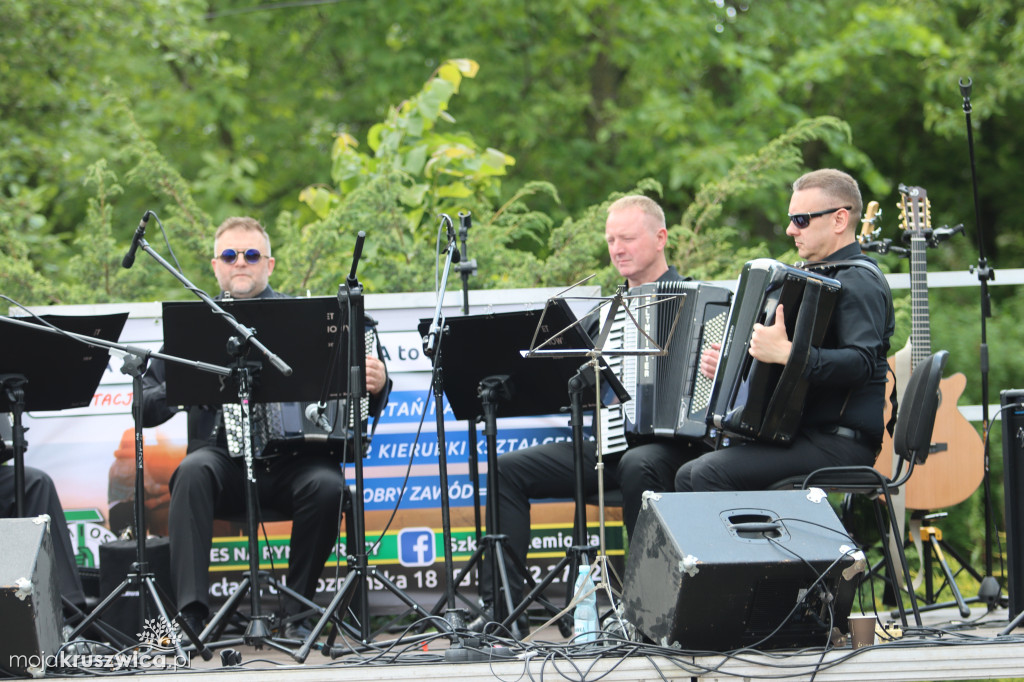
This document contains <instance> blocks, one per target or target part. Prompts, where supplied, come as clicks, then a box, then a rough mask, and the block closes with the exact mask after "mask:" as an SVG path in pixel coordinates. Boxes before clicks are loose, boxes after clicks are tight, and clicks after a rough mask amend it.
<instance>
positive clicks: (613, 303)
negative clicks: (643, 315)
mask: <svg viewBox="0 0 1024 682" xmlns="http://www.w3.org/2000/svg"><path fill="white" fill-rule="evenodd" d="M685 296H686V294H685V293H678V294H666V295H661V296H658V297H656V298H657V299H658V300H655V301H653V302H651V303H647V304H642V305H641V306H640V307H648V306H658V305H661V304H662V303H666V302H668V300H669V299H673V298H683V297H685ZM627 298H629V296H627V295H626V289H625V286H623V285H620V286H619V288H618V289H617V290H616V292H615V294H614V295H613V296H611V297H610V298H607V299H605V298H602V299H599V300H600V301H601V303H600V304H599V305H598V306H597V307H596V308H595V310H593V311H591V313H590V315H595V314H599V311H600V310H601V308H603V307H604V305H605V304H609V310H608V313H607V315H606V317H605V322H604V325H603V326H602V327H601V329H600V332H599V333H598V336H597V338H596V339H593V340H591V338H590V337H589V336H586V335H584V337H585V343H584V345H582V346H576V347H573V346H572V345H571V344H569V343H566V338H567V337H568V338H573V336H574V331H573V330H575V329H578V328H579V326H580V323H579V322H577V321H576V320H575V319H574V318H573V317H571V311H569V316H570V320H571V322H570V323H569V324H568V325H566V326H565V327H563V328H562V329H560V330H558V331H554V332H553V333H551V332H550V331H549V332H548V336H549V338H548V339H547V340H544V339H543V337H544V334H543V333H542V332H544V326H545V322H549V321H550V323H551V324H552V325H554V320H557V319H558V317H559V312H558V311H563V313H562V314H563V315H564V311H568V310H569V309H568V304H567V303H566V302H565V300H564V299H563V298H561V297H556V298H552V299H549V300H548V302H547V305H546V306H545V308H544V314H543V315H542V316H541V318H540V320H539V321H538V323H537V330H536V332H535V334H534V339H533V341H532V342H531V344H530V348H529V350H528V351H522V354H523V357H524V358H538V359H539V358H545V357H564V358H577V359H579V358H581V357H587V358H590V359H589V361H588V362H587V363H586V364H585V365H584V366H583V367H581V368H580V371H579V372H578V373H577V374H576V375H575V376H574V377H573V378H572V379H570V380H569V397H570V400H571V402H572V405H571V409H572V413H573V418H572V425H573V445H574V456H575V468H576V488H577V490H576V495H577V500H576V505H577V509H576V516H577V526H578V527H579V528H582V529H583V531H580V532H579V536H580V537H579V538H578V539H577V538H574V540H576V541H577V542H578V546H577V547H573V548H570V551H569V552H567V553H566V556H565V557H564V558H563V559H561V560H560V561H559V563H558V564H557V565H556V566H555V567H554V568H553V569H552V570H551V571H550V572H549V573H548V575H547V577H545V578H544V580H542V581H541V582H540V583H539V584H538V585H537V587H535V588H534V589H533V591H531V592H530V594H528V595H527V596H526V598H525V599H524V600H523V602H522V603H521V604H520V605H519V607H517V608H516V610H515V611H514V612H513V613H512V615H510V616H509V617H508V619H506V623H504V624H503V625H507V622H508V621H513V620H514V619H515V618H517V617H518V616H519V614H520V613H522V612H523V611H524V610H525V608H526V606H527V605H528V604H529V603H530V602H531V601H532V600H533V599H534V598H535V597H536V595H537V594H539V592H540V591H541V590H543V589H544V587H546V586H547V584H548V583H550V582H551V581H552V580H553V579H554V577H555V576H556V575H557V574H558V572H560V571H561V570H563V568H564V567H565V566H566V562H569V561H570V557H572V556H576V557H578V558H577V561H576V562H574V565H570V566H569V569H570V574H569V580H568V581H567V583H568V584H569V585H570V586H572V585H575V582H576V575H577V570H578V567H579V559H580V558H582V557H583V556H588V557H589V553H590V552H591V551H592V548H591V547H590V546H589V545H584V544H583V543H584V542H585V538H584V534H585V529H586V514H585V510H584V509H583V493H582V489H583V472H582V465H583V452H582V442H580V441H581V440H582V433H583V429H582V421H583V417H582V413H583V397H582V396H583V393H584V392H585V391H587V390H590V389H593V391H594V395H595V401H594V403H597V402H598V401H599V400H603V399H604V397H605V396H606V395H607V391H606V390H605V389H603V388H602V386H601V379H602V377H604V378H605V379H606V381H607V379H608V377H609V376H610V377H612V378H614V381H615V383H618V384H619V386H618V387H617V388H616V389H615V393H616V394H617V395H621V394H623V393H626V389H625V388H624V387H622V386H621V383H619V382H618V379H617V378H615V375H614V374H613V373H612V372H610V371H606V369H607V365H606V364H605V362H604V358H603V356H605V355H608V356H611V355H621V356H637V357H639V356H657V355H666V354H667V353H668V348H669V344H670V343H671V342H672V338H673V336H674V334H675V330H676V327H677V325H678V324H679V319H680V313H681V312H682V309H683V306H682V305H679V306H678V307H677V309H676V314H675V317H674V318H673V320H672V324H671V326H670V328H669V332H668V334H667V335H666V337H665V343H664V346H661V345H659V344H658V342H657V341H655V340H654V339H653V338H651V336H650V335H649V334H647V332H646V331H644V329H643V327H642V325H641V324H640V323H639V322H638V321H637V319H636V317H635V316H634V314H633V311H632V310H631V309H630V308H629V306H628V305H627V302H626V299H627ZM620 308H622V309H623V312H625V314H626V316H627V317H628V318H629V319H630V320H631V321H632V324H633V325H634V326H635V327H636V330H637V332H638V334H639V339H642V340H639V343H640V344H641V346H642V347H640V346H638V347H637V348H620V349H606V348H605V345H606V343H607V341H608V337H609V334H610V332H611V328H612V326H613V324H614V322H615V317H616V313H617V312H618V310H619V309H620ZM556 329H557V327H556ZM588 367H589V368H591V369H592V371H591V372H589V373H588V372H586V371H585V370H586V369H587V368H588ZM588 375H589V376H588ZM613 385H614V384H613ZM620 389H621V392H620ZM594 431H595V433H594V438H595V441H596V456H597V464H596V467H595V468H596V470H597V498H598V542H599V545H598V552H597V564H599V565H600V568H601V582H600V583H598V585H597V586H595V587H594V588H592V589H600V588H602V587H604V589H605V592H606V593H607V595H608V599H609V601H610V602H611V604H612V606H613V607H614V606H615V595H614V593H613V590H612V587H611V583H610V581H609V580H608V570H609V564H608V561H607V559H608V557H607V553H606V548H605V525H604V459H603V456H602V454H603V453H602V445H601V433H600V420H599V419H596V418H595V420H594ZM569 589H570V591H571V590H572V589H573V588H572V587H570V588H569ZM583 596H585V595H582V594H576V595H574V596H573V597H572V598H571V599H570V600H569V604H568V605H567V606H566V610H568V609H569V608H571V607H572V605H573V604H575V603H576V602H577V601H578V600H579V599H580V598H582V597H583Z"/></svg>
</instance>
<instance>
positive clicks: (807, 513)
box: [622, 489, 865, 651]
mask: <svg viewBox="0 0 1024 682" xmlns="http://www.w3.org/2000/svg"><path fill="white" fill-rule="evenodd" d="M864 569H865V561H864V558H863V554H862V553H861V552H860V550H859V549H857V547H856V545H855V544H854V543H853V541H852V540H851V539H850V537H849V535H848V534H847V532H846V531H845V530H844V529H843V526H842V525H841V524H840V523H839V519H838V517H837V516H836V514H835V512H834V511H833V510H832V507H831V505H829V502H828V499H827V498H826V497H825V495H824V493H822V492H821V491H820V490H815V489H812V490H779V491H756V492H717V493H665V494H661V495H651V494H649V495H648V496H647V497H646V499H645V500H644V505H643V508H642V509H641V511H640V516H639V518H638V519H637V523H636V528H635V529H634V531H633V537H631V538H630V541H629V558H628V560H627V562H626V577H625V585H624V588H623V595H622V602H623V607H624V615H625V618H626V620H627V621H629V622H630V623H632V624H634V625H636V626H637V628H638V629H639V630H640V632H642V633H643V634H644V635H645V636H646V637H648V638H649V639H650V640H651V641H653V642H654V643H656V644H659V645H661V646H671V647H678V648H682V649H687V650H699V651H729V650H732V649H738V648H741V647H754V648H758V649H762V648H784V647H806V646H825V645H826V644H828V642H829V639H830V637H831V635H832V628H833V627H835V628H838V629H839V630H840V631H841V632H846V630H847V625H846V621H847V618H848V617H849V615H850V606H851V604H852V603H853V597H854V593H855V592H856V587H857V577H858V576H859V574H861V573H862V572H863V571H864Z"/></svg>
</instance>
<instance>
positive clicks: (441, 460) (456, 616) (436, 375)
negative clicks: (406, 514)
mask: <svg viewBox="0 0 1024 682" xmlns="http://www.w3.org/2000/svg"><path fill="white" fill-rule="evenodd" d="M441 224H442V226H444V227H445V228H446V234H447V239H448V245H447V246H446V247H445V251H446V253H447V254H448V255H447V258H446V259H445V264H444V272H443V273H442V276H441V285H440V288H439V289H438V291H437V306H436V308H435V309H434V319H433V320H432V321H431V323H430V327H429V329H428V331H427V335H426V337H424V339H423V352H424V353H425V354H426V355H427V356H428V357H430V358H432V359H433V365H434V366H433V370H432V371H433V377H432V383H433V387H434V408H435V409H434V412H435V414H436V416H437V418H436V424H437V457H438V469H439V473H440V484H441V529H442V536H443V540H442V542H443V544H444V570H445V604H446V605H447V608H446V610H445V618H444V619H445V622H446V623H447V624H448V627H449V628H450V630H451V634H450V640H451V643H452V645H451V646H450V647H449V648H448V649H446V650H445V660H446V661H450V662H451V661H467V660H473V659H475V658H479V659H480V660H486V659H485V656H486V655H485V654H479V656H478V655H477V654H476V652H473V651H471V650H470V649H467V648H466V647H464V646H463V644H462V641H461V640H460V639H459V634H458V633H459V632H460V631H464V630H465V629H466V618H465V612H464V611H463V610H461V609H458V608H456V606H455V577H454V570H453V561H452V522H451V511H450V505H449V499H448V449H447V446H446V444H445V432H444V375H443V373H442V371H441V367H442V352H441V348H442V344H441V337H442V335H443V334H444V333H445V329H446V327H445V321H444V313H443V312H442V310H441V308H442V306H443V305H444V292H445V289H446V288H447V287H448V275H449V273H450V272H451V268H452V263H458V262H459V261H460V254H459V250H458V249H457V248H456V243H455V230H454V226H453V225H452V219H451V218H450V217H449V216H447V215H445V214H441Z"/></svg>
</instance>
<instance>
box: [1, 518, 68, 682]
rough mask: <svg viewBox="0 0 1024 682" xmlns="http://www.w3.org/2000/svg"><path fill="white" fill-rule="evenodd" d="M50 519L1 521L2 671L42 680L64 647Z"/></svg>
mask: <svg viewBox="0 0 1024 682" xmlns="http://www.w3.org/2000/svg"><path fill="white" fill-rule="evenodd" d="M50 523H51V522H50V521H49V517H48V516H38V517H35V518H30V519H0V537H3V539H4V548H3V553H2V554H0V670H2V671H3V672H5V673H9V674H12V675H17V676H22V677H23V676H28V675H31V676H32V677H41V676H42V674H43V673H45V672H46V659H47V657H50V656H53V655H54V654H56V653H57V650H58V649H59V648H60V645H61V644H62V643H63V635H62V633H61V625H62V622H63V620H62V617H61V609H60V591H59V588H58V587H57V570H56V567H55V566H54V563H55V562H54V558H53V539H52V538H51V537H50V528H49V526H50Z"/></svg>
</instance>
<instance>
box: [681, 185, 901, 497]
mask: <svg viewBox="0 0 1024 682" xmlns="http://www.w3.org/2000/svg"><path fill="white" fill-rule="evenodd" d="M862 206H863V204H862V200H861V195H860V189H859V188H858V186H857V181H856V180H854V179H853V178H852V177H850V176H849V175H848V174H846V173H844V172H842V171H838V170H835V169H831V168H826V169H821V170H816V171H812V172H810V173H806V174H805V175H802V176H801V177H800V178H798V179H797V181H796V182H794V183H793V196H792V198H791V199H790V202H789V226H788V227H787V228H786V234H787V235H789V236H790V237H792V238H793V241H794V243H795V244H796V249H797V253H798V254H800V257H801V258H803V259H805V261H807V263H806V265H811V264H813V263H815V262H822V261H823V262H824V263H828V262H838V261H843V262H846V265H845V266H843V265H839V266H835V267H836V269H835V270H829V271H828V276H830V277H832V278H834V279H837V280H839V282H840V283H841V284H842V289H841V290H840V294H839V298H838V300H837V302H836V305H835V308H834V310H833V312H832V318H831V320H830V322H829V327H828V330H827V332H826V335H825V338H824V341H823V343H822V344H821V347H819V348H811V349H810V353H811V354H810V359H809V360H808V362H807V368H806V369H805V370H804V378H805V379H806V380H807V382H808V391H807V399H806V402H805V408H804V414H803V417H802V419H801V423H800V430H799V432H798V433H797V434H796V435H795V436H794V438H793V440H792V442H791V443H790V444H789V445H787V446H780V445H770V444H765V443H757V442H742V443H739V444H736V445H733V446H731V447H727V448H724V449H721V450H715V451H713V452H709V453H707V454H704V455H702V456H701V457H699V458H697V459H695V460H693V461H690V462H687V463H686V464H684V465H683V466H681V467H680V468H679V471H678V472H677V473H676V479H675V488H676V490H677V491H681V492H690V491H715V490H764V489H768V488H771V486H772V485H773V484H775V483H776V482H778V481H780V480H782V479H784V478H788V477H790V476H799V475H804V474H808V473H810V472H811V471H814V470H815V469H819V468H822V467H828V466H844V465H867V466H872V465H873V464H874V462H875V457H876V456H877V454H878V450H879V447H880V446H881V442H882V430H883V423H882V422H883V419H884V416H883V415H884V406H885V376H886V370H887V367H888V365H887V363H886V355H887V353H888V351H889V338H890V337H891V336H892V333H893V330H894V329H895V319H894V318H893V312H892V294H891V293H890V291H889V287H888V285H887V283H886V281H885V278H884V276H883V275H882V273H881V271H880V270H878V267H877V265H876V264H875V262H874V261H873V260H872V259H870V258H868V257H867V256H864V255H863V254H862V253H861V250H860V245H859V244H858V243H857V239H856V229H857V225H858V223H859V220H860V214H861V209H862ZM849 261H864V262H865V263H867V264H869V266H868V267H861V266H860V265H858V264H850V263H848V262H849ZM791 345H792V344H791V343H790V340H789V338H788V337H787V334H786V326H785V323H784V320H783V310H782V306H781V305H780V306H779V307H778V310H777V311H776V314H775V319H774V320H773V321H771V322H770V323H769V324H765V325H762V324H755V325H754V326H753V329H752V332H751V339H750V347H749V352H750V355H751V356H753V357H754V358H755V359H757V360H759V361H761V362H766V363H775V364H780V365H785V364H786V362H787V360H788V359H789V354H790V347H791ZM719 349H720V346H718V345H717V344H716V345H715V346H713V348H712V349H710V350H708V351H705V353H704V354H703V356H702V357H701V362H700V371H701V373H703V374H704V376H706V377H709V378H710V377H713V376H714V373H715V369H716V368H717V366H718V360H719Z"/></svg>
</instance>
